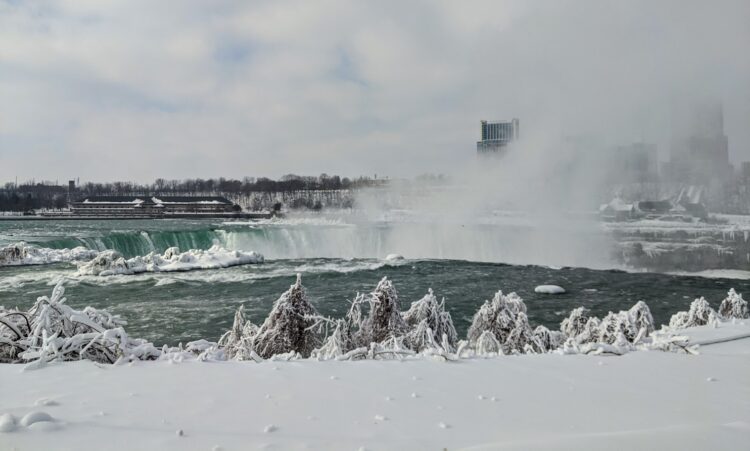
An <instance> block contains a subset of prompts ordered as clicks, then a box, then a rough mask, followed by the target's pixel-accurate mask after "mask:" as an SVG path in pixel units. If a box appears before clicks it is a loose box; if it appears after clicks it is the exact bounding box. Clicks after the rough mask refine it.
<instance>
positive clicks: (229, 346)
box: [218, 305, 259, 360]
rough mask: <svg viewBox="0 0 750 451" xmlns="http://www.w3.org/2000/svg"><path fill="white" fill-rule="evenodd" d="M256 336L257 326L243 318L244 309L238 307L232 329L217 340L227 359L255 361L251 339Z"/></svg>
mask: <svg viewBox="0 0 750 451" xmlns="http://www.w3.org/2000/svg"><path fill="white" fill-rule="evenodd" d="M257 334H258V326H256V325H255V324H253V323H252V322H250V321H248V320H247V318H245V307H244V306H242V305H241V306H240V307H239V308H238V309H237V311H236V312H235V314H234V322H233V323H232V328H231V329H229V330H228V331H227V332H226V333H225V334H224V335H222V336H221V338H220V339H219V343H218V345H219V347H220V348H222V349H223V350H224V353H225V354H226V356H227V357H229V358H231V359H236V360H257V359H258V358H259V357H258V355H257V354H256V353H255V351H254V350H253V339H254V338H255V336H256V335H257Z"/></svg>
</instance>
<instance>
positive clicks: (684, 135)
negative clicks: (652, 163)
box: [664, 104, 732, 184]
mask: <svg viewBox="0 0 750 451" xmlns="http://www.w3.org/2000/svg"><path fill="white" fill-rule="evenodd" d="M664 169H665V174H664V175H665V176H666V177H667V179H669V180H671V181H673V182H679V183H693V184H695V183H699V184H709V183H711V182H712V181H717V180H722V179H727V178H728V177H729V175H730V174H731V172H732V166H731V164H730V163H729V142H728V139H727V135H725V134H724V112H723V109H722V106H721V104H705V105H701V106H698V107H695V106H694V107H692V108H689V109H687V110H686V111H685V112H680V114H675V117H674V118H673V124H672V138H671V143H670V156H669V163H667V164H666V165H664Z"/></svg>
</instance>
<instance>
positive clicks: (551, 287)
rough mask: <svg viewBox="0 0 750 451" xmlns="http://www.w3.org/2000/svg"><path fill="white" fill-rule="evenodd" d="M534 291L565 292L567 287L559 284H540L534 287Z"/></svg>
mask: <svg viewBox="0 0 750 451" xmlns="http://www.w3.org/2000/svg"><path fill="white" fill-rule="evenodd" d="M534 292H535V293H544V294H563V293H565V288H563V287H561V286H558V285H539V286H538V287H536V288H534Z"/></svg>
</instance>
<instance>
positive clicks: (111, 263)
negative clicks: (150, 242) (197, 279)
mask: <svg viewBox="0 0 750 451" xmlns="http://www.w3.org/2000/svg"><path fill="white" fill-rule="evenodd" d="M252 263H263V255H261V254H259V253H257V252H242V251H230V250H227V249H224V248H222V247H219V246H217V245H214V246H211V248H210V249H208V250H205V251H204V250H200V249H190V250H189V251H185V252H180V249H179V248H177V247H171V248H169V249H167V250H166V251H165V252H164V254H157V253H155V252H151V253H149V254H147V255H145V256H142V257H141V256H138V257H133V258H130V259H125V258H124V257H123V256H122V255H121V254H120V253H119V252H117V251H112V250H109V251H103V252H101V253H99V254H98V255H96V257H95V258H94V259H93V260H91V261H89V262H85V263H80V264H78V274H79V275H94V276H111V275H116V274H139V273H144V272H173V271H190V270H193V269H218V268H227V267H230V266H238V265H247V264H252Z"/></svg>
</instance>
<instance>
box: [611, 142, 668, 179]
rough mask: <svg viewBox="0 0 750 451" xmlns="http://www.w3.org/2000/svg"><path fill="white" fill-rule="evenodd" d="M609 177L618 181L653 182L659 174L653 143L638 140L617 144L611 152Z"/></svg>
mask: <svg viewBox="0 0 750 451" xmlns="http://www.w3.org/2000/svg"><path fill="white" fill-rule="evenodd" d="M610 166H611V167H612V174H611V176H610V179H611V180H612V181H615V182H618V183H646V182H655V181H656V180H657V178H658V175H659V167H658V152H657V150H656V146H655V145H654V144H649V143H644V142H639V143H633V144H628V145H621V146H617V147H615V148H614V149H613V154H612V162H611V165H610Z"/></svg>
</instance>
